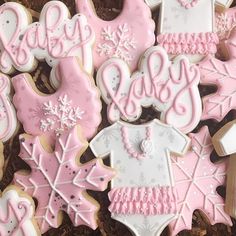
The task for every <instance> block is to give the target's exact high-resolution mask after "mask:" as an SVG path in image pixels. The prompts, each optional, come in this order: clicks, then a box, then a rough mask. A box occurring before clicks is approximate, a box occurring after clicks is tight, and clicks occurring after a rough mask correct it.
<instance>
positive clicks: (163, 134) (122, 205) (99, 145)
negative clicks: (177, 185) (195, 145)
mask: <svg viewBox="0 0 236 236" xmlns="http://www.w3.org/2000/svg"><path fill="white" fill-rule="evenodd" d="M123 129H125V130H126V131H125V132H126V138H124V135H123ZM147 130H149V131H148V132H149V133H150V137H149V144H148V145H145V146H146V147H148V148H147V149H148V151H147V152H143V150H142V146H143V143H144V141H147ZM148 136H149V135H148ZM188 145H189V139H188V137H186V136H185V135H184V134H182V133H181V132H180V131H178V130H177V129H175V128H173V127H171V126H168V125H165V124H163V123H161V122H160V121H158V120H153V121H152V122H150V123H147V124H143V125H132V124H128V123H125V122H121V121H118V122H116V123H115V124H113V125H112V126H110V127H108V128H105V129H103V130H102V131H101V132H100V133H99V134H98V135H97V136H96V137H95V138H94V139H93V140H92V141H91V143H90V148H91V150H92V151H93V153H94V154H95V156H96V157H105V156H107V155H110V162H111V166H112V168H114V169H115V170H116V172H117V175H116V176H115V178H114V179H113V180H112V181H111V192H110V193H109V199H110V201H111V205H110V207H109V209H110V211H111V213H112V218H114V219H116V220H118V221H120V222H122V223H123V224H125V225H126V226H128V227H129V228H130V229H131V230H132V232H133V233H134V234H135V235H137V236H138V235H140V236H145V235H147V232H148V235H149V236H154V235H155V236H156V235H160V233H161V231H162V230H163V229H164V227H165V226H166V225H167V224H168V223H169V222H170V221H171V220H173V219H174V218H175V217H176V194H175V191H174V189H173V186H174V182H173V178H172V170H171V163H170V153H176V154H177V155H183V154H184V153H185V151H186V150H187V149H188ZM127 147H130V149H132V150H133V152H130V151H129V150H128V149H127ZM150 147H152V148H150ZM135 152H136V153H143V154H142V158H135V157H134V153H135ZM130 167H132V168H130ZM150 170H152V171H150ZM146 225H152V231H150V232H149V231H142V230H141V228H142V226H146Z"/></svg>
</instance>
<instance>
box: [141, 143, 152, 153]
mask: <svg viewBox="0 0 236 236" xmlns="http://www.w3.org/2000/svg"><path fill="white" fill-rule="evenodd" d="M140 148H141V150H142V152H143V153H144V154H145V155H150V154H151V152H152V150H153V145H152V141H151V140H150V139H144V140H143V141H142V142H141V145H140Z"/></svg>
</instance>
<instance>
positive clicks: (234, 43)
mask: <svg viewBox="0 0 236 236" xmlns="http://www.w3.org/2000/svg"><path fill="white" fill-rule="evenodd" d="M226 47H227V49H228V53H229V56H230V59H229V60H228V61H221V60H218V59H216V58H215V57H213V56H209V57H207V58H206V59H205V60H204V61H202V62H200V63H199V69H200V73H201V83H202V84H204V85H213V86H217V91H216V93H214V94H211V95H208V96H206V97H205V98H203V115H202V119H203V120H206V119H215V120H217V121H221V120H222V119H223V118H224V117H225V116H226V115H227V113H228V112H229V111H230V110H235V109H236V89H235V87H236V66H235V64H236V59H235V58H236V31H234V30H233V31H232V32H231V36H230V38H229V39H228V40H227V41H226Z"/></svg>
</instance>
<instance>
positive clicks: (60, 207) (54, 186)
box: [14, 127, 114, 233]
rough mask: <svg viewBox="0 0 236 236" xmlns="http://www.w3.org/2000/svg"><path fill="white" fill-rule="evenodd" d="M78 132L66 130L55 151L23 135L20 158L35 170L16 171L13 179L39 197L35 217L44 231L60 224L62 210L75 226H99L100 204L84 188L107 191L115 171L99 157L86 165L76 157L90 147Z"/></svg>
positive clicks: (75, 128)
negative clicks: (91, 198)
mask: <svg viewBox="0 0 236 236" xmlns="http://www.w3.org/2000/svg"><path fill="white" fill-rule="evenodd" d="M78 131H79V130H78V127H74V128H73V129H72V130H70V131H66V132H64V133H63V134H62V135H61V136H60V137H59V138H58V139H57V141H56V144H55V151H54V152H47V151H46V150H45V149H44V147H43V146H42V144H41V143H40V139H39V137H29V136H26V135H21V136H20V143H21V152H20V157H21V158H22V160H24V161H25V162H26V163H27V164H28V165H29V166H30V167H31V169H32V172H31V174H29V175H24V174H21V173H16V174H15V177H14V182H15V183H16V184H17V185H19V186H21V187H22V188H23V189H24V191H26V192H27V193H29V194H30V195H31V196H33V197H35V198H36V199H37V200H38V207H37V209H36V214H35V218H36V220H37V222H38V225H39V227H40V230H41V232H42V233H45V232H46V231H47V230H48V229H49V228H50V227H55V228H57V227H58V226H59V225H60V223H61V221H60V220H59V215H58V214H59V212H60V211H65V212H66V213H67V214H68V215H69V216H70V218H71V220H72V222H73V224H74V225H75V226H78V225H87V226H89V227H91V228H93V229H96V227H97V223H96V217H95V215H96V212H97V211H98V207H97V205H96V204H94V201H95V200H94V199H93V200H90V199H89V198H88V196H87V194H86V191H85V190H86V189H90V190H97V191H104V190H105V189H106V187H107V184H108V182H109V181H110V179H111V178H112V177H113V175H114V172H113V171H112V170H111V169H110V168H108V167H106V166H104V165H103V164H102V161H101V160H99V159H96V160H92V161H90V162H88V163H86V164H83V165H82V164H80V162H79V161H78V160H76V157H77V156H78V154H79V155H82V153H83V152H84V151H85V150H86V148H87V143H86V142H85V140H82V139H81V137H80V136H78ZM78 163H79V165H78Z"/></svg>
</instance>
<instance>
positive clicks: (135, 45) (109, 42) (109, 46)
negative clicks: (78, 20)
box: [76, 0, 155, 71]
mask: <svg viewBox="0 0 236 236" xmlns="http://www.w3.org/2000/svg"><path fill="white" fill-rule="evenodd" d="M76 3H77V9H78V12H80V13H82V14H84V15H85V16H86V17H87V19H88V23H89V24H90V25H91V27H92V29H93V30H94V31H95V35H96V43H95V46H94V48H93V57H94V65H95V67H96V68H99V67H100V66H101V65H102V63H104V62H105V61H106V60H107V59H109V58H111V57H117V58H120V59H122V60H124V61H125V62H126V63H127V64H128V65H129V67H130V68H131V70H132V71H134V70H135V69H136V68H137V66H138V61H139V57H140V56H141V55H142V54H143V52H144V51H145V50H146V49H147V48H149V47H150V46H152V45H154V42H155V35H154V31H155V23H154V21H153V20H152V18H151V11H150V9H149V8H148V7H147V6H146V4H145V3H144V1H143V0H135V1H132V0H125V1H124V6H123V10H122V12H121V13H120V15H119V16H118V17H117V18H116V19H114V20H112V21H104V20H102V19H100V18H99V17H98V16H97V15H96V12H95V8H94V6H93V3H92V1H91V0H83V1H81V0H77V1H76ZM140 26H143V27H141V28H140Z"/></svg>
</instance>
